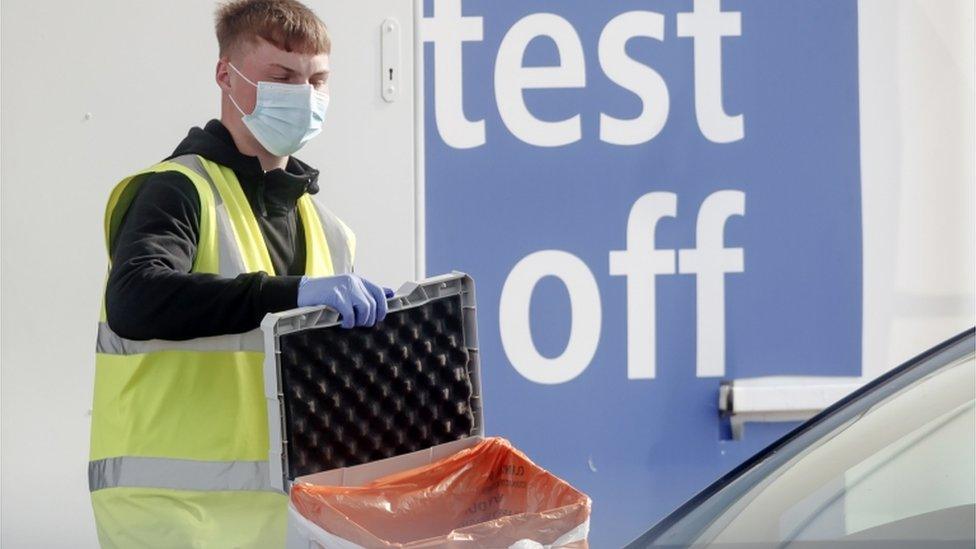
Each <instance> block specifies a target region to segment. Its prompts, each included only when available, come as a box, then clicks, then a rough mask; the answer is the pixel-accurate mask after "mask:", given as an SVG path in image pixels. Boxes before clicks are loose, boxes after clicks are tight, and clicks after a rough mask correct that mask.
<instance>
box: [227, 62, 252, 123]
mask: <svg viewBox="0 0 976 549" xmlns="http://www.w3.org/2000/svg"><path fill="white" fill-rule="evenodd" d="M227 66H229V67H230V68H232V69H234V72H236V73H237V74H238V75H239V76H240V77H241V78H243V79H244V80H245V81H246V82H247V83H248V84H250V85H252V86H254V87H255V88H256V87H258V85H257V84H255V83H254V82H251V80H250V79H249V78H248V77H246V76H244V74H243V73H241V71H239V70H237V67H235V66H234V64H233V63H231V62H230V61H228V62H227ZM227 97H230V102H231V103H233V104H234V107H236V108H237V111H238V112H239V113H241V116H247V113H245V112H244V109H242V108H241V106H240V105H238V104H237V101H235V100H234V95H233V94H230V93H228V94H227Z"/></svg>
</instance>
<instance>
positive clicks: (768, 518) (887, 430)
mask: <svg viewBox="0 0 976 549" xmlns="http://www.w3.org/2000/svg"><path fill="white" fill-rule="evenodd" d="M974 348H976V343H974V330H973V329H970V330H968V331H966V332H964V333H962V334H960V335H958V336H956V337H954V338H952V339H950V340H948V341H946V342H944V343H943V344H941V345H939V346H937V347H935V348H933V349H931V350H929V351H927V352H926V353H923V354H922V355H919V356H918V357H916V358H914V359H912V360H911V361H909V362H908V363H906V364H904V365H902V366H900V367H898V368H895V369H894V370H892V371H890V372H888V373H887V374H885V375H883V376H881V377H880V378H878V379H877V380H875V381H873V382H872V383H870V384H869V385H867V386H865V387H863V388H862V389H860V390H858V391H856V392H855V393H853V394H851V395H850V396H848V397H847V398H844V399H843V400H841V401H840V402H838V403H836V404H834V405H833V406H831V407H830V408H828V409H827V410H825V411H824V412H822V413H821V414H819V415H817V416H816V417H814V418H813V419H811V420H810V421H808V422H806V423H804V424H803V425H801V426H800V427H798V428H797V429H795V430H794V431H792V432H790V433H789V434H787V435H786V436H784V437H783V438H782V439H780V440H779V441H777V442H775V443H774V444H772V445H771V446H769V447H768V448H766V449H765V450H763V451H762V452H760V453H759V454H757V455H755V456H754V457H752V458H751V459H749V460H748V461H746V462H745V463H743V464H742V465H740V466H739V467H737V468H736V469H734V470H733V471H731V472H730V473H729V474H727V475H725V476H724V477H722V478H721V479H719V480H718V481H716V482H715V483H714V484H712V485H711V486H709V487H708V488H706V489H705V490H704V491H703V492H701V493H700V494H698V495H697V496H695V497H694V498H692V499H691V500H690V501H688V502H687V503H685V504H684V505H682V506H681V507H680V508H678V509H677V510H676V511H674V512H673V513H672V514H671V515H669V516H667V517H666V518H665V519H664V520H662V521H661V522H659V523H658V524H657V525H656V526H654V527H653V528H651V529H650V530H648V531H647V532H646V533H645V534H644V535H642V536H641V537H640V538H638V539H637V540H635V541H634V542H632V543H631V544H630V545H629V546H628V547H629V548H658V547H729V548H731V547H736V548H738V547H763V548H766V547H777V548H806V547H818V548H819V547H841V548H844V547H856V548H862V547H872V548H874V547H878V548H881V547H885V548H887V547H895V548H902V547H904V548H908V547H911V548H926V547H969V548H972V547H974V546H976V539H974V538H976V535H974V532H976V412H974V395H976V360H974Z"/></svg>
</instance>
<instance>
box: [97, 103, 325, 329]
mask: <svg viewBox="0 0 976 549" xmlns="http://www.w3.org/2000/svg"><path fill="white" fill-rule="evenodd" d="M184 154H198V155H200V156H202V157H204V158H206V159H208V160H211V161H213V162H216V163H218V164H221V165H223V166H226V167H228V168H230V169H232V170H233V171H234V173H235V174H236V175H237V178H238V180H239V181H240V182H241V187H242V188H243V190H244V193H245V195H246V196H247V200H248V202H249V203H250V205H251V210H252V211H253V212H254V217H255V218H256V219H257V221H258V226H259V227H260V229H261V234H262V235H263V236H264V242H265V244H267V246H268V252H269V254H270V255H271V263H272V264H273V266H274V269H275V273H265V272H263V271H259V272H256V273H246V274H242V275H239V276H237V277H236V278H232V279H231V278H222V277H220V276H218V275H214V274H203V273H191V272H190V268H191V266H192V265H193V258H194V255H195V253H196V249H197V241H198V238H199V230H200V199H199V197H198V196H197V192H196V188H195V187H194V186H193V183H191V182H190V180H189V179H188V178H187V177H186V176H184V175H183V174H181V173H179V172H161V173H156V174H153V175H151V176H149V177H148V178H146V180H145V181H144V182H143V183H142V185H141V187H140V189H139V191H138V193H137V195H136V197H135V199H134V200H133V201H132V203H131V205H130V206H129V209H128V211H127V212H126V214H125V216H124V217H123V219H122V223H121V225H120V226H119V230H118V233H117V236H116V239H115V243H114V245H113V249H112V250H110V253H111V256H112V270H111V273H110V274H109V279H108V287H107V288H106V294H105V305H106V314H107V318H108V323H109V326H110V327H111V328H112V330H114V331H115V332H116V333H117V334H119V335H120V336H122V337H125V338H128V339H154V338H160V339H174V340H182V339H192V338H195V337H203V336H213V335H221V334H231V333H239V332H245V331H248V330H251V329H254V328H256V327H257V326H258V325H259V324H260V322H261V319H262V318H263V317H264V315H265V314H266V313H268V312H272V311H281V310H285V309H291V308H293V307H295V306H296V300H297V295H298V282H299V280H300V279H301V275H303V274H304V273H305V234H304V231H303V229H302V224H301V222H300V220H299V217H298V210H297V201H298V199H299V198H300V197H301V196H302V195H303V194H305V193H306V192H307V193H309V194H315V193H316V192H318V185H317V180H318V175H319V172H318V171H317V170H315V169H314V168H312V167H310V166H308V165H307V164H305V163H303V162H301V161H299V160H297V159H296V158H294V157H290V158H289V159H288V164H287V165H286V166H285V169H284V170H282V169H275V170H271V171H269V172H267V173H265V172H264V171H263V170H262V169H261V164H260V163H259V162H258V159H257V158H256V157H253V156H245V155H244V154H242V153H241V152H240V151H238V150H237V147H236V145H235V144H234V140H233V139H232V138H231V135H230V132H228V131H227V128H225V127H224V126H223V124H221V123H220V121H219V120H211V121H210V122H208V123H207V125H206V126H205V127H204V128H203V129H200V128H192V129H190V132H189V134H187V136H186V138H185V139H183V141H182V142H181V143H180V144H179V146H178V147H177V148H176V150H175V151H174V152H173V154H172V155H171V156H169V157H167V158H173V157H176V156H180V155H184ZM274 275H280V276H274Z"/></svg>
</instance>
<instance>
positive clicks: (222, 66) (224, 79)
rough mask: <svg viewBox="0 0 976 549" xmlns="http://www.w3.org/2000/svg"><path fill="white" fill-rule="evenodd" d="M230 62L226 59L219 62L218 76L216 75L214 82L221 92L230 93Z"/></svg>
mask: <svg viewBox="0 0 976 549" xmlns="http://www.w3.org/2000/svg"><path fill="white" fill-rule="evenodd" d="M227 63H228V60H227V59H226V58H220V59H218V60H217V69H216V74H215V75H214V80H215V81H216V82H217V86H219V87H220V89H221V90H223V91H225V92H227V93H230V72H229V71H230V67H229V66H228V65H227Z"/></svg>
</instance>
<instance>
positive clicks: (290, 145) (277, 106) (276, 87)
mask: <svg viewBox="0 0 976 549" xmlns="http://www.w3.org/2000/svg"><path fill="white" fill-rule="evenodd" d="M228 65H230V68H232V69H234V72H236V73H237V74H239V75H240V77H241V78H243V79H244V80H246V81H247V82H248V83H249V84H251V85H252V86H254V87H256V88H257V89H258V95H257V101H256V102H255V104H254V110H253V111H252V112H251V114H246V113H245V112H244V111H243V110H242V109H241V107H240V105H238V104H237V101H235V100H234V96H233V95H231V94H228V95H229V96H230V100H231V102H232V103H233V104H234V106H235V107H237V110H238V111H240V113H241V115H242V116H243V118H242V119H241V120H243V121H244V125H245V126H246V127H247V129H248V130H250V131H251V134H252V135H254V138H255V139H257V140H258V143H260V144H261V145H262V146H263V147H264V148H265V149H267V150H268V152H270V153H271V154H274V155H277V156H288V155H290V154H293V153H294V152H295V151H297V150H298V149H300V148H302V145H304V144H305V142H306V141H308V140H309V139H311V138H313V137H315V136H316V135H318V134H319V132H321V131H322V121H323V120H324V119H325V111H326V109H328V107H329V96H328V94H326V93H324V92H320V91H316V90H315V88H314V87H313V86H312V85H311V84H282V83H279V82H264V81H259V82H258V83H257V84H255V83H254V82H251V81H250V80H249V79H248V78H247V77H246V76H244V75H243V74H241V71H239V70H237V67H235V66H234V65H232V64H230V63H228Z"/></svg>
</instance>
